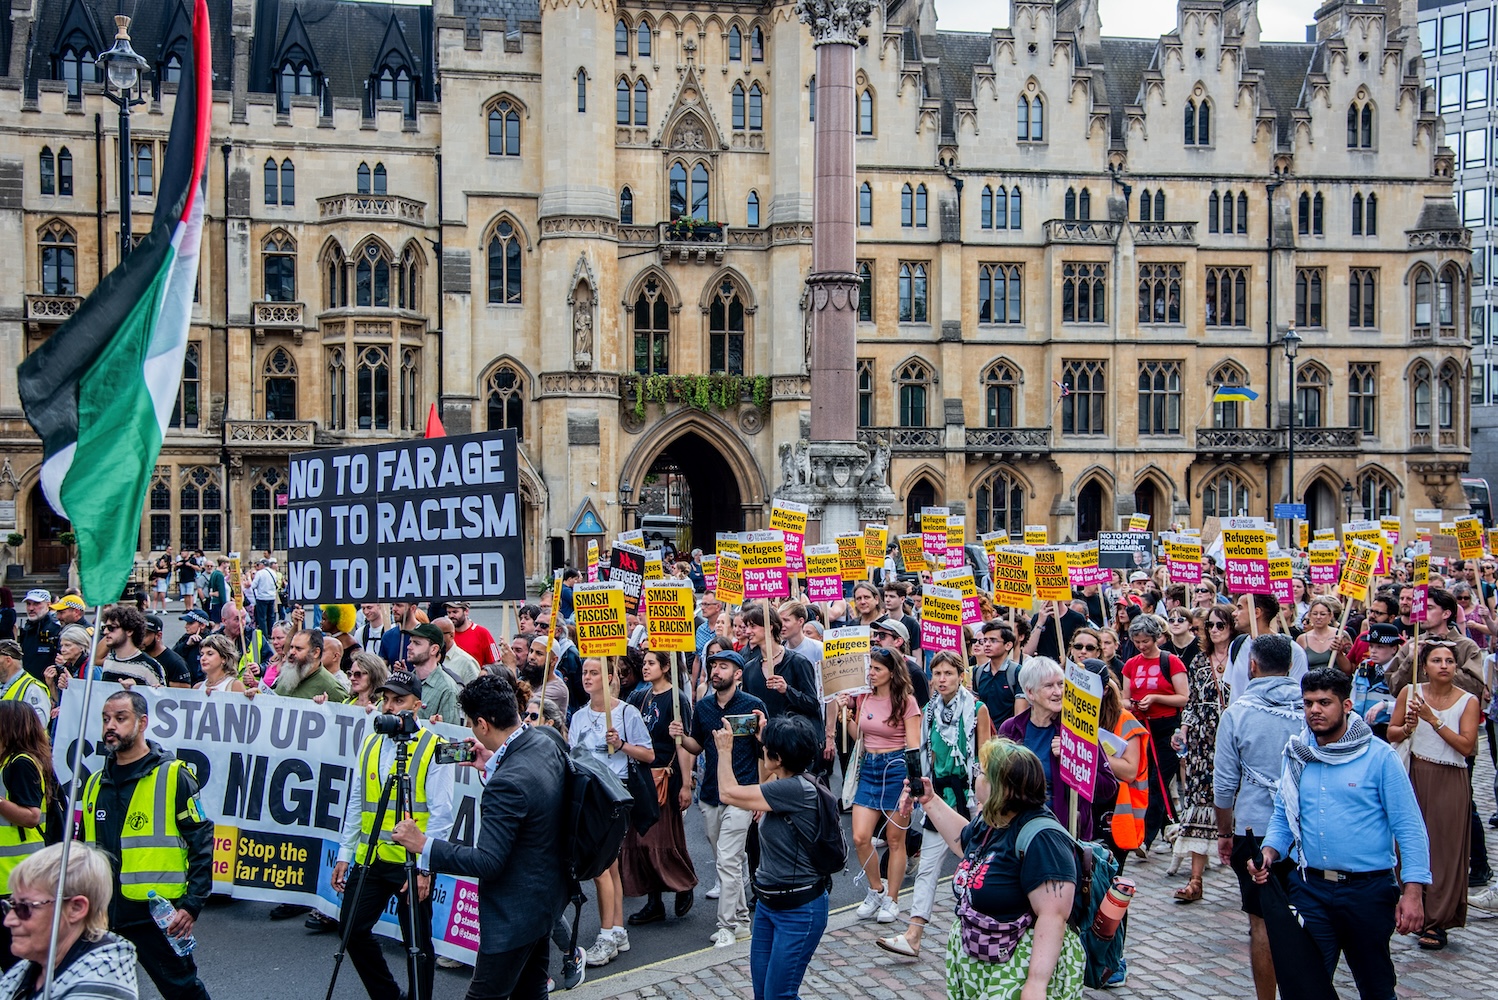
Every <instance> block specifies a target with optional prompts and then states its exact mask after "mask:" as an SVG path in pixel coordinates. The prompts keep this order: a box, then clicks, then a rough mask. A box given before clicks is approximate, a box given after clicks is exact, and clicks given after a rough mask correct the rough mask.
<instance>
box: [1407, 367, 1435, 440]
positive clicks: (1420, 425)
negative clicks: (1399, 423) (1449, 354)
mask: <svg viewBox="0 0 1498 1000" xmlns="http://www.w3.org/2000/svg"><path fill="white" fill-rule="evenodd" d="M1410 395H1411V397H1412V400H1413V403H1414V406H1413V409H1414V418H1415V430H1417V431H1429V430H1430V366H1429V365H1427V364H1426V363H1425V362H1423V361H1422V362H1420V363H1419V364H1417V365H1416V366H1415V370H1414V372H1413V373H1412V374H1411V375H1410Z"/></svg>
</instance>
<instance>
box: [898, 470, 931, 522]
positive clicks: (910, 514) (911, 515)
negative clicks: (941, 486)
mask: <svg viewBox="0 0 1498 1000" xmlns="http://www.w3.org/2000/svg"><path fill="white" fill-rule="evenodd" d="M935 506H937V503H936V487H935V486H932V485H931V480H929V479H927V478H926V477H924V476H922V477H921V478H920V479H917V480H916V481H915V485H913V486H911V487H910V491H909V492H908V493H906V494H905V533H906V534H909V533H911V532H918V531H920V530H921V508H922V507H935Z"/></svg>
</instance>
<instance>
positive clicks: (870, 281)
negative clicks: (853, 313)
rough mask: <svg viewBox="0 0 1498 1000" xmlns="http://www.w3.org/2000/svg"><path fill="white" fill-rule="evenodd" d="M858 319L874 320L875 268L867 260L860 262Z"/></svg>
mask: <svg viewBox="0 0 1498 1000" xmlns="http://www.w3.org/2000/svg"><path fill="white" fill-rule="evenodd" d="M858 321H859V322H860V323H872V322H874V269H873V267H872V266H871V265H870V264H869V262H868V261H866V260H861V261H859V262H858Z"/></svg>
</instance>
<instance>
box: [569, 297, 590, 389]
mask: <svg viewBox="0 0 1498 1000" xmlns="http://www.w3.org/2000/svg"><path fill="white" fill-rule="evenodd" d="M572 365H573V367H574V368H577V369H578V370H579V371H586V370H588V369H590V368H592V367H593V290H592V289H591V288H589V287H588V286H587V285H586V284H579V285H578V286H577V293H576V294H575V295H574V296H573V300H572Z"/></svg>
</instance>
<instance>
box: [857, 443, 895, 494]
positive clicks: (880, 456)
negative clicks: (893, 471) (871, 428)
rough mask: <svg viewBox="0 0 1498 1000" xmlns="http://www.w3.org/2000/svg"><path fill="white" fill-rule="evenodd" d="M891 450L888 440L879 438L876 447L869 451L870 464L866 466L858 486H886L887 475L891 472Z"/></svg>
mask: <svg viewBox="0 0 1498 1000" xmlns="http://www.w3.org/2000/svg"><path fill="white" fill-rule="evenodd" d="M890 453H891V449H890V446H889V440H888V439H887V438H883V437H880V438H877V439H875V441H874V446H873V447H872V448H870V449H869V464H868V465H866V466H864V470H863V477H862V478H861V479H859V481H858V485H860V486H871V485H875V484H877V485H880V486H883V485H884V477H885V474H886V473H887V472H888V471H889V461H890Z"/></svg>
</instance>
